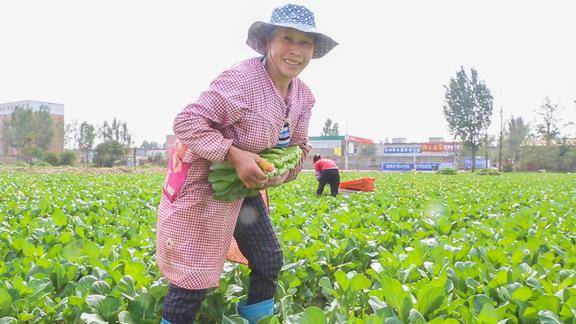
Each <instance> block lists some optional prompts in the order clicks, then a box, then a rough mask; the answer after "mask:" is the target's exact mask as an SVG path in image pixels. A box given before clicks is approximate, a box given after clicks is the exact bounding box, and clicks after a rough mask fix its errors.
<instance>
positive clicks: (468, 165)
mask: <svg viewBox="0 0 576 324" xmlns="http://www.w3.org/2000/svg"><path fill="white" fill-rule="evenodd" d="M464 168H465V169H472V159H469V158H466V159H464ZM484 168H486V159H483V158H476V167H475V169H484Z"/></svg>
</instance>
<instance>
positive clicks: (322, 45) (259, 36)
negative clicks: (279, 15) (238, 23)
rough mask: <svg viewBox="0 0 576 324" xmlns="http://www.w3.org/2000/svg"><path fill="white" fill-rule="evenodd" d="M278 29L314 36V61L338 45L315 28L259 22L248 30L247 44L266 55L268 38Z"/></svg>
mask: <svg viewBox="0 0 576 324" xmlns="http://www.w3.org/2000/svg"><path fill="white" fill-rule="evenodd" d="M276 27H288V28H293V29H296V30H299V31H301V32H304V33H307V34H313V35H314V54H313V55H312V58H314V59H317V58H321V57H322V56H324V55H326V54H327V53H328V52H330V51H331V50H332V49H333V48H334V47H336V45H338V42H336V41H335V40H333V39H332V38H331V37H330V36H328V35H326V34H323V33H321V32H319V31H318V30H316V29H314V28H307V27H305V26H302V25H293V24H271V23H267V22H263V21H257V22H255V23H253V24H252V26H250V28H249V29H248V38H247V39H246V44H247V45H248V46H250V47H251V48H252V49H253V50H255V51H256V52H258V53H260V54H262V55H266V42H267V38H268V36H269V35H270V33H271V32H272V31H273V30H274V29H275V28H276Z"/></svg>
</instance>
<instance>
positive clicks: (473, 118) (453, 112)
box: [443, 67, 493, 171]
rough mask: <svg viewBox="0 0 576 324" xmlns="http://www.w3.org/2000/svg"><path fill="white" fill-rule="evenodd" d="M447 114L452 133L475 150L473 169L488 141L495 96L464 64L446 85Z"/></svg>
mask: <svg viewBox="0 0 576 324" xmlns="http://www.w3.org/2000/svg"><path fill="white" fill-rule="evenodd" d="M444 88H445V89H446V92H445V95H444V96H445V104H444V107H443V108H444V116H445V118H446V121H447V122H448V129H449V130H450V132H451V133H452V134H453V135H455V136H457V137H459V138H460V139H461V140H462V142H463V143H464V145H465V146H466V147H468V148H470V150H471V151H472V171H474V169H475V164H476V152H477V150H478V147H479V146H480V144H481V143H482V141H484V139H485V136H486V130H487V129H488V126H490V119H491V117H492V109H493V98H492V94H491V93H490V89H488V87H487V86H486V84H485V83H484V82H483V81H481V80H479V79H478V72H477V71H476V70H475V69H471V75H470V77H468V75H467V74H466V72H465V71H464V67H461V68H460V71H458V72H457V73H456V77H453V78H451V79H450V83H449V85H448V86H444Z"/></svg>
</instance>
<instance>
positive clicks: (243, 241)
mask: <svg viewBox="0 0 576 324" xmlns="http://www.w3.org/2000/svg"><path fill="white" fill-rule="evenodd" d="M234 238H235V239H236V242H237V243H238V247H239V248H240V251H241V252H242V254H244V256H245V257H246V259H248V264H249V267H250V270H251V272H250V286H249V287H248V305H249V304H254V303H258V302H261V301H264V300H268V299H271V298H273V297H274V295H275V293H276V286H277V281H278V274H279V273H280V269H281V268H282V264H283V257H282V249H281V248H280V243H279V242H278V238H277V237H276V234H275V233H274V229H273V228H272V223H271V222H270V218H269V216H268V209H267V208H266V205H265V204H264V201H263V200H262V197H261V196H257V197H249V198H245V199H244V203H243V204H242V208H241V209H240V214H239V215H238V221H237V222H236V228H235V229H234ZM205 297H206V289H199V290H188V289H184V288H180V287H176V286H173V285H170V287H169V289H168V294H167V295H166V297H165V299H164V310H163V314H162V317H163V318H164V319H166V320H168V321H169V322H171V323H172V324H188V323H192V322H193V321H194V318H195V317H196V313H197V312H198V309H200V305H201V304H202V300H204V298H205Z"/></svg>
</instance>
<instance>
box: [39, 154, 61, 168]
mask: <svg viewBox="0 0 576 324" xmlns="http://www.w3.org/2000/svg"><path fill="white" fill-rule="evenodd" d="M42 160H44V162H46V163H48V164H50V165H52V166H58V165H60V159H59V158H58V156H57V155H56V153H52V152H47V153H45V154H44V157H43V159H42Z"/></svg>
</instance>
